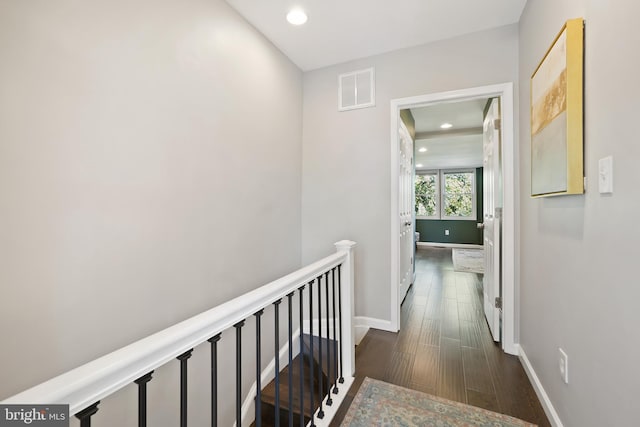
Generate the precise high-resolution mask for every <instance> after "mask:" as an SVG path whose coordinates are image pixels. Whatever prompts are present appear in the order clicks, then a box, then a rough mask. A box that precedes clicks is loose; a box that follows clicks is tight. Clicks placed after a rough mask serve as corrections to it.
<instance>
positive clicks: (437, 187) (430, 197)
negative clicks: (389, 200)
mask: <svg viewBox="0 0 640 427" xmlns="http://www.w3.org/2000/svg"><path fill="white" fill-rule="evenodd" d="M475 189H476V186H475V171H474V170H444V171H433V172H425V173H421V174H419V175H416V182H415V194H416V218H418V219H457V220H474V221H475V219H476V191H475Z"/></svg>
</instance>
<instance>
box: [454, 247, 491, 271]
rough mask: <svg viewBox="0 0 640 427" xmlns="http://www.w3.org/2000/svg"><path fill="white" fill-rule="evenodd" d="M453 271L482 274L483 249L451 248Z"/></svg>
mask: <svg viewBox="0 0 640 427" xmlns="http://www.w3.org/2000/svg"><path fill="white" fill-rule="evenodd" d="M453 269H454V270H455V271H463V272H466V273H480V274H484V249H459V248H453Z"/></svg>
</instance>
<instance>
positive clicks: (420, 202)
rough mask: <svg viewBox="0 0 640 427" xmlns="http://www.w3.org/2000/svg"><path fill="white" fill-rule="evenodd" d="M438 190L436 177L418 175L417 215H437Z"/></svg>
mask: <svg viewBox="0 0 640 427" xmlns="http://www.w3.org/2000/svg"><path fill="white" fill-rule="evenodd" d="M437 189H438V185H437V179H436V175H416V215H418V216H436V215H437V206H438V203H437V201H438V198H437V197H438V192H437Z"/></svg>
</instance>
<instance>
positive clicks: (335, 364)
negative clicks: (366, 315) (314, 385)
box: [331, 267, 338, 394]
mask: <svg viewBox="0 0 640 427" xmlns="http://www.w3.org/2000/svg"><path fill="white" fill-rule="evenodd" d="M331 290H332V306H333V365H331V366H333V394H338V338H337V331H336V267H333V268H332V269H331Z"/></svg>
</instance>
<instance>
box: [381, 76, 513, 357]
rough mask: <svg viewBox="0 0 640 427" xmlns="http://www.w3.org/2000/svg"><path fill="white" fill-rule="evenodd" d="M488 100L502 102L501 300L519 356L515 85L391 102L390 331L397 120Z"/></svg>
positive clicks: (509, 346)
mask: <svg viewBox="0 0 640 427" xmlns="http://www.w3.org/2000/svg"><path fill="white" fill-rule="evenodd" d="M487 97H500V98H501V100H502V108H501V116H502V117H501V119H502V124H503V127H502V141H503V144H502V147H503V153H502V154H503V156H502V158H503V165H502V171H503V176H504V179H503V183H504V184H503V201H504V206H503V225H502V232H503V251H502V253H503V260H502V261H503V262H502V277H503V287H502V297H503V308H502V315H503V326H502V328H503V330H502V336H503V340H502V349H503V350H504V351H505V352H506V353H509V354H517V351H518V350H517V345H516V329H515V328H516V305H515V304H516V301H515V248H516V245H515V236H516V229H515V218H516V212H515V209H516V203H515V198H516V189H517V188H518V184H519V183H518V181H517V180H516V179H517V176H516V174H515V163H516V160H517V159H516V158H515V131H514V129H515V124H514V113H515V111H514V102H513V83H502V84H496V85H490V86H482V87H475V88H468V89H461V90H454V91H449V92H440V93H432V94H427V95H419V96H412V97H408V98H399V99H393V100H391V109H390V114H391V130H390V134H391V138H390V141H391V143H390V144H389V146H390V150H391V226H390V231H391V233H390V234H391V272H390V273H391V280H390V303H391V319H390V320H391V329H392V330H395V331H397V330H399V328H400V301H398V292H397V290H398V288H399V286H398V283H397V282H398V277H399V274H398V271H399V254H400V243H399V241H398V235H399V229H398V227H399V224H398V221H397V217H398V209H399V208H398V185H399V184H398V165H399V160H398V135H397V133H398V121H399V120H400V110H402V109H405V108H415V107H423V106H425V105H429V104H436V103H441V102H454V101H463V100H470V99H478V98H487Z"/></svg>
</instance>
